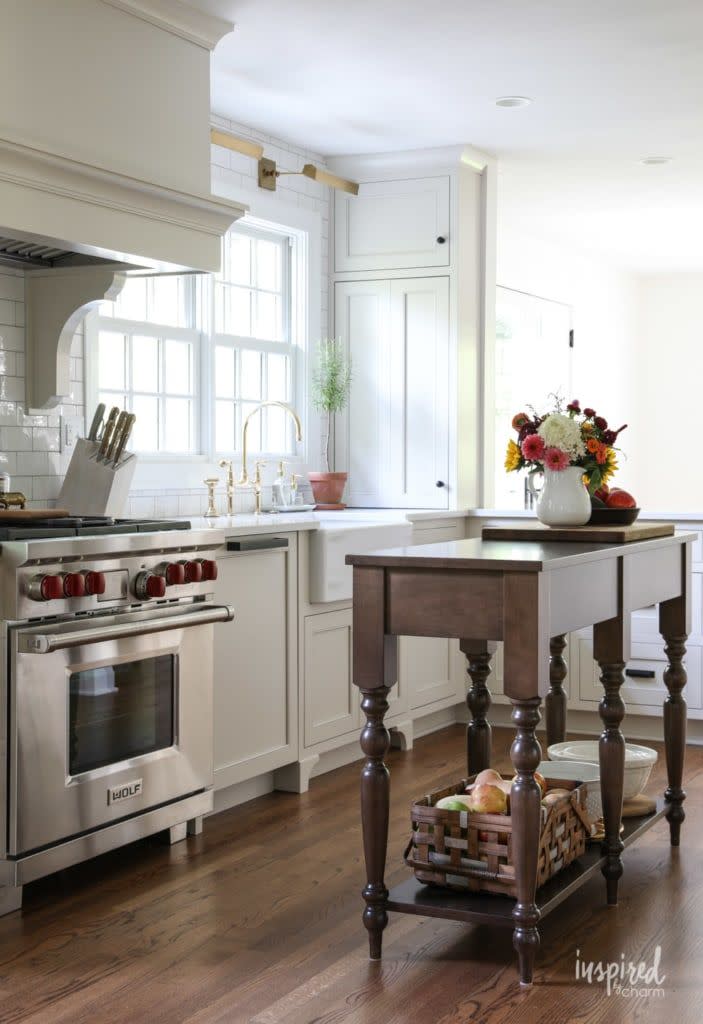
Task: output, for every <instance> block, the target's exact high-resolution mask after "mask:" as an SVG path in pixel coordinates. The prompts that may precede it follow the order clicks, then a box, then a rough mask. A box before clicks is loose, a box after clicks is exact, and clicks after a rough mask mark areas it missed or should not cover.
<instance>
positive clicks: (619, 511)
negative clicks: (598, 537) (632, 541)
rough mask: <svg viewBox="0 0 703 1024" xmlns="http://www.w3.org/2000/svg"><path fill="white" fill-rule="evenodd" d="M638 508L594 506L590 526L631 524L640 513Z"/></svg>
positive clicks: (589, 521)
mask: <svg viewBox="0 0 703 1024" xmlns="http://www.w3.org/2000/svg"><path fill="white" fill-rule="evenodd" d="M640 511H641V510H640V509H638V508H592V509H591V518H590V519H589V520H588V525H589V526H631V525H632V523H634V521H635V519H637V516H638V515H639V514H640Z"/></svg>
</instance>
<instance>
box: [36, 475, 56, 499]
mask: <svg viewBox="0 0 703 1024" xmlns="http://www.w3.org/2000/svg"><path fill="white" fill-rule="evenodd" d="M60 490H61V480H60V479H59V477H57V476H35V477H33V480H32V497H33V498H34V499H35V500H38V499H43V498H48V499H49V500H51V499H54V498H58V496H59V491H60Z"/></svg>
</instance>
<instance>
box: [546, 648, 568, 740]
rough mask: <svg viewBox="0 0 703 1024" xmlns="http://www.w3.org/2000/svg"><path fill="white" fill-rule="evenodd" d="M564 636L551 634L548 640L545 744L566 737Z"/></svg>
mask: <svg viewBox="0 0 703 1024" xmlns="http://www.w3.org/2000/svg"><path fill="white" fill-rule="evenodd" d="M565 647H566V637H565V636H564V635H563V634H562V635H561V636H553V637H552V639H551V640H550V641H549V654H550V659H549V693H548V694H547V697H546V700H545V710H546V720H547V746H551V745H552V743H563V742H564V740H565V738H566V693H565V692H564V687H563V685H562V684H563V682H564V680H565V679H566V671H567V670H566V662H565V661H564V658H563V653H564V648H565Z"/></svg>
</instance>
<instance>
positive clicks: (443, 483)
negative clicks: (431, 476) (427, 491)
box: [435, 480, 447, 487]
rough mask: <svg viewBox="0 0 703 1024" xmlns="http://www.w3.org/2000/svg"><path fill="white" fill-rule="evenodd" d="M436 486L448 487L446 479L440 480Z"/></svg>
mask: <svg viewBox="0 0 703 1024" xmlns="http://www.w3.org/2000/svg"><path fill="white" fill-rule="evenodd" d="M435 486H437V487H446V486H447V485H446V484H445V482H444V480H438V481H437V483H436V485H435Z"/></svg>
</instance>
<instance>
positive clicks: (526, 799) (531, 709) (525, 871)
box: [510, 697, 542, 985]
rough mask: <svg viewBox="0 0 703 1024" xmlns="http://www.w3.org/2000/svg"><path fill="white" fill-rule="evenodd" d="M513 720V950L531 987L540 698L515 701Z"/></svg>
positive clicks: (535, 939) (523, 979) (524, 981)
mask: <svg viewBox="0 0 703 1024" xmlns="http://www.w3.org/2000/svg"><path fill="white" fill-rule="evenodd" d="M512 704H513V714H512V719H513V722H515V725H516V727H517V730H516V736H515V739H514V741H513V745H512V747H511V749H510V757H511V759H512V762H513V767H514V769H515V771H516V773H517V777H516V779H515V781H514V782H513V786H512V789H511V791H510V815H511V818H512V825H513V829H512V841H513V863H514V865H515V886H516V890H517V902H516V903H515V907H514V909H513V921H514V922H515V930H514V932H513V946H514V947H515V950H516V951H517V955H518V961H519V967H520V984H521V985H531V984H532V975H533V971H534V964H535V957H536V955H537V950H538V948H539V931H538V929H537V924H538V922H539V917H540V914H539V909H538V908H537V905H536V903H535V893H536V890H537V856H538V852H539V833H540V815H541V809H542V808H541V801H542V791H541V789H540V787H539V783H537V782H536V781H535V768H536V767H537V765H538V764H539V761H540V757H541V756H542V752H541V750H540V745H539V742H538V740H537V737H536V735H535V729H536V727H537V725H538V723H539V720H540V713H539V704H540V701H539V697H535V698H532V699H529V700H516V699H513V701H512Z"/></svg>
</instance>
